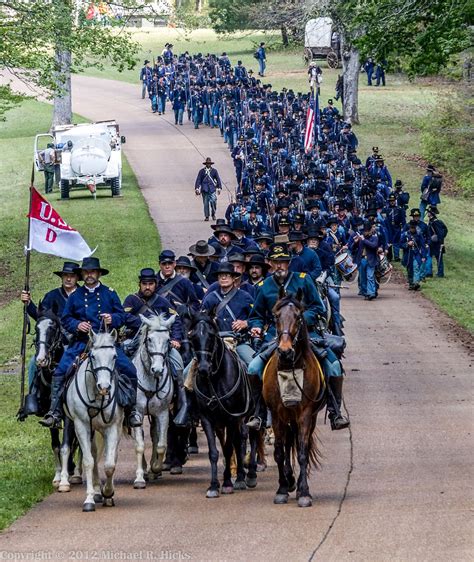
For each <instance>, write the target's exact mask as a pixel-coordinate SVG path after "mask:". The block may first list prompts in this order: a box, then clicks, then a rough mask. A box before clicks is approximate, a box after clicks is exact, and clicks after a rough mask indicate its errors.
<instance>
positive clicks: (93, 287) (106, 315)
mask: <svg viewBox="0 0 474 562" xmlns="http://www.w3.org/2000/svg"><path fill="white" fill-rule="evenodd" d="M79 271H80V272H81V275H82V280H83V281H84V284H83V285H82V286H81V287H78V288H77V289H76V290H75V291H74V293H73V294H72V295H71V296H70V297H69V298H68V300H67V302H66V306H65V308H64V312H63V315H62V318H61V323H62V325H63V326H64V328H65V329H66V330H67V331H68V332H70V333H71V334H73V335H74V340H73V342H72V343H71V344H70V345H69V347H68V349H67V350H66V351H65V352H64V354H63V356H62V358H61V361H60V362H59V365H58V366H57V367H56V369H55V371H54V376H53V382H52V388H51V409H50V411H49V412H48V413H47V414H46V416H45V417H44V419H43V420H41V421H40V423H41V425H43V426H45V427H49V428H51V427H55V426H57V425H58V424H59V423H60V421H61V418H62V399H61V398H62V391H63V387H64V382H65V379H66V374H67V373H68V371H70V369H71V367H72V365H73V363H74V362H75V361H76V359H77V358H78V357H79V356H80V355H81V354H82V353H83V352H84V350H85V349H86V347H87V343H88V341H89V334H90V332H91V331H94V332H96V333H97V332H100V331H102V330H103V329H116V330H119V329H120V328H121V327H122V326H123V325H124V324H125V318H126V316H125V312H124V310H123V308H122V304H121V302H120V299H119V297H118V295H117V293H116V292H115V291H114V290H113V289H111V288H110V287H106V286H105V285H103V284H102V283H101V282H100V278H101V277H103V276H105V275H107V274H108V273H109V270H108V269H104V268H102V267H101V266H100V262H99V260H98V258H94V257H90V258H84V260H83V261H82V266H81V267H80V268H79ZM115 364H116V367H117V370H118V372H119V373H120V374H121V375H122V376H125V377H127V378H128V379H129V380H130V382H131V383H132V385H133V387H134V389H135V391H136V389H137V372H136V369H135V366H134V365H133V363H132V362H131V361H130V359H129V358H128V357H127V356H126V355H125V353H124V352H123V350H122V349H121V348H120V347H118V346H117V359H116V363H115ZM125 410H126V411H125V413H126V415H127V417H128V423H129V425H130V427H139V426H140V425H141V424H142V419H141V415H140V413H139V412H138V411H137V410H136V409H135V408H125Z"/></svg>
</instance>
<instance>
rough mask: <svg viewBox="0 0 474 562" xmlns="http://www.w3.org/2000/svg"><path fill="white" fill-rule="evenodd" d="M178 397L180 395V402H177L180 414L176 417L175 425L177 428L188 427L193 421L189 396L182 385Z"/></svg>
mask: <svg viewBox="0 0 474 562" xmlns="http://www.w3.org/2000/svg"><path fill="white" fill-rule="evenodd" d="M178 384H179V383H178ZM177 395H178V400H177V409H178V413H177V414H176V416H175V417H174V419H173V423H174V425H175V426H177V427H188V425H189V424H190V421H191V420H190V416H189V400H188V395H187V393H186V389H185V388H184V386H183V385H182V384H181V385H180V386H178V390H177Z"/></svg>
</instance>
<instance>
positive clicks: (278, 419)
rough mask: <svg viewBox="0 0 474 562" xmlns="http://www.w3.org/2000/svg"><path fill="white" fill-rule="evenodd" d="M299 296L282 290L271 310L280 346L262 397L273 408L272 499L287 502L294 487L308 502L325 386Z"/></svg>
mask: <svg viewBox="0 0 474 562" xmlns="http://www.w3.org/2000/svg"><path fill="white" fill-rule="evenodd" d="M300 299H301V294H300V291H298V294H297V296H296V298H295V297H293V296H291V295H290V296H284V292H283V293H282V292H281V293H280V300H278V301H277V303H276V304H275V307H274V309H273V313H274V315H275V320H276V329H277V342H278V347H277V349H276V350H275V352H274V353H273V355H272V356H271V357H270V360H269V362H268V364H267V366H266V367H265V371H264V374H263V397H264V399H265V402H266V404H267V406H268V407H269V408H270V410H271V413H272V422H273V431H274V433H275V450H274V458H275V461H276V463H277V465H278V475H279V487H278V490H277V493H276V495H275V498H274V500H273V503H276V504H282V503H287V502H288V494H289V492H293V491H294V490H295V488H297V492H296V497H297V498H298V505H299V506H300V507H309V506H311V505H312V498H311V494H310V493H309V486H308V474H309V471H310V469H311V468H312V467H314V466H317V465H318V449H317V443H316V435H315V432H314V429H315V427H316V417H317V414H318V411H319V410H321V408H323V406H324V404H325V401H326V396H325V395H326V392H325V391H326V389H325V382H324V376H323V373H322V370H321V366H320V365H319V362H318V360H317V358H316V356H315V355H314V353H313V351H312V350H311V342H310V339H309V336H308V329H307V326H306V322H305V320H304V317H303V312H304V307H303V305H302V304H301V302H300ZM296 456H297V458H298V463H299V466H300V474H299V477H298V483H297V486H295V477H294V475H293V466H292V461H293V460H294V458H295V457H296Z"/></svg>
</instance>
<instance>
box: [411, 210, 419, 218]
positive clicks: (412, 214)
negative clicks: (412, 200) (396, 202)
mask: <svg viewBox="0 0 474 562" xmlns="http://www.w3.org/2000/svg"><path fill="white" fill-rule="evenodd" d="M410 217H421V211H420V209H412V210H411V211H410Z"/></svg>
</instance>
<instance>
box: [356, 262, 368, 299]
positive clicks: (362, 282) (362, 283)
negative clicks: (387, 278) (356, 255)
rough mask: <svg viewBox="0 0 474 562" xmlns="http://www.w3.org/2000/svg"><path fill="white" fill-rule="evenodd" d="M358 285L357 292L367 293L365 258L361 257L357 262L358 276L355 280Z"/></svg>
mask: <svg viewBox="0 0 474 562" xmlns="http://www.w3.org/2000/svg"><path fill="white" fill-rule="evenodd" d="M357 283H358V285H359V294H360V295H364V296H366V295H367V260H366V259H365V258H362V259H361V261H360V264H359V278H358V280H357Z"/></svg>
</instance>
